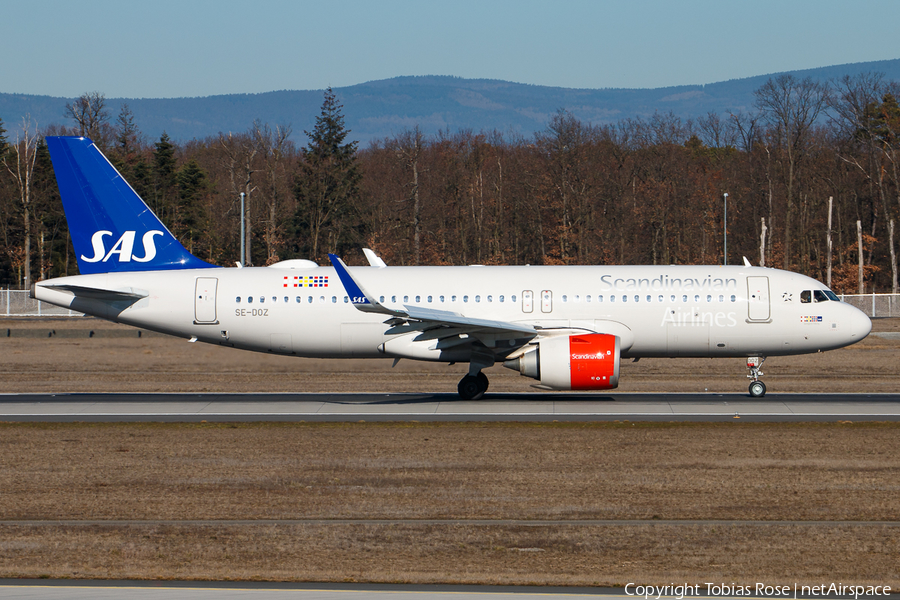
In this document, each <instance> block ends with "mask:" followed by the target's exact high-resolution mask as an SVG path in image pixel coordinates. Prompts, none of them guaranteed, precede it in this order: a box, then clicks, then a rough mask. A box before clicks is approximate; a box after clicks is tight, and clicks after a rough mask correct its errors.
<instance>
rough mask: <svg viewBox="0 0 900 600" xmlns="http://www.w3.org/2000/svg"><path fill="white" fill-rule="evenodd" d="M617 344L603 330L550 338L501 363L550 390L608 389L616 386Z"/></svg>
mask: <svg viewBox="0 0 900 600" xmlns="http://www.w3.org/2000/svg"><path fill="white" fill-rule="evenodd" d="M619 344H620V340H619V337H618V336H615V335H609V334H606V333H588V334H581V335H570V336H568V337H563V336H559V337H552V338H547V339H544V340H540V341H539V342H538V344H537V347H536V348H535V349H534V350H530V351H528V352H526V353H525V354H523V355H522V356H520V357H518V358H514V359H511V360H508V361H506V362H505V363H503V366H504V367H506V368H508V369H513V370H515V371H518V372H519V373H521V374H522V375H524V376H525V377H531V378H532V379H537V380H538V381H540V382H541V386H543V387H547V388H550V389H554V390H611V389H614V388H616V387H618V385H619Z"/></svg>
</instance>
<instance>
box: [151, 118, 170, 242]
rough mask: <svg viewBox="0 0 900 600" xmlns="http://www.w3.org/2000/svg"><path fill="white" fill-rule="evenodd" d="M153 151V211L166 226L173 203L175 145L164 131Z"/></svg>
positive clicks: (168, 222)
mask: <svg viewBox="0 0 900 600" xmlns="http://www.w3.org/2000/svg"><path fill="white" fill-rule="evenodd" d="M155 146H156V150H154V152H153V200H154V202H155V204H156V206H155V207H154V211H153V212H155V213H156V215H157V216H158V217H159V218H160V220H162V222H163V223H164V224H165V225H166V226H167V227H168V226H169V225H170V222H171V220H172V216H173V215H172V212H173V209H174V206H173V205H174V203H175V198H174V196H175V191H174V190H175V183H176V182H175V145H174V144H173V143H172V142H171V140H170V139H169V135H168V134H167V133H166V132H163V134H162V135H161V136H160V138H159V141H158V142H156V144H155Z"/></svg>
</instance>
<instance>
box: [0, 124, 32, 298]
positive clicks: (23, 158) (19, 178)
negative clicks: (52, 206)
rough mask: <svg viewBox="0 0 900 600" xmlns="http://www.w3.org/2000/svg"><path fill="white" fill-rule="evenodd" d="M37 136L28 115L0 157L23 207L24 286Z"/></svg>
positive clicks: (27, 279) (27, 281)
mask: <svg viewBox="0 0 900 600" xmlns="http://www.w3.org/2000/svg"><path fill="white" fill-rule="evenodd" d="M39 138H40V136H39V135H38V132H37V124H35V125H34V127H33V128H32V123H31V117H30V116H28V117H24V118H23V119H22V130H21V132H20V133H17V134H16V141H15V143H14V144H12V147H11V149H10V151H8V152H7V153H5V154H4V155H3V158H2V162H3V166H4V167H6V170H7V171H8V172H9V174H10V175H12V178H13V181H14V182H15V184H16V188H17V190H18V196H19V205H20V206H21V208H22V219H23V235H24V247H23V248H22V251H21V259H22V260H23V264H24V267H25V277H24V285H23V287H24V288H25V289H27V288H29V287H31V215H32V207H33V204H34V195H33V193H32V184H33V181H34V165H35V161H36V160H37V145H38V140H39ZM13 161H14V162H13Z"/></svg>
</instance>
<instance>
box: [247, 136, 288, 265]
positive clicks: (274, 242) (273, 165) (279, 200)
mask: <svg viewBox="0 0 900 600" xmlns="http://www.w3.org/2000/svg"><path fill="white" fill-rule="evenodd" d="M290 136H291V127H290V126H289V125H276V126H275V129H274V130H273V129H272V128H270V127H269V126H268V125H267V124H263V123H260V122H259V121H258V120H257V121H255V122H254V123H253V138H254V141H255V142H256V146H257V149H258V151H259V153H260V154H261V156H262V159H263V161H264V162H265V182H264V183H263V184H262V187H261V188H260V193H261V194H262V196H263V199H264V201H265V203H266V209H267V210H266V220H265V223H266V235H265V239H266V252H267V258H266V264H273V263H276V262H278V260H279V256H278V249H279V248H280V247H281V245H282V243H283V240H282V235H281V234H282V229H283V227H282V223H281V222H280V221H279V218H278V217H279V209H280V208H282V204H283V203H284V201H285V200H286V199H287V198H288V197H289V196H290V194H289V192H288V191H287V190H286V189H285V185H286V183H287V179H288V178H287V176H286V171H287V164H286V163H287V162H288V160H289V158H290V155H291V151H292V150H293V144H291V142H290V141H289V140H288V138H289V137H290Z"/></svg>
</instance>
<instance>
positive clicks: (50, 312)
mask: <svg viewBox="0 0 900 600" xmlns="http://www.w3.org/2000/svg"><path fill="white" fill-rule="evenodd" d="M840 298H841V300H843V301H844V302H846V303H847V304H851V305H853V306H855V307H856V308H858V309H860V310H861V311H863V312H864V313H866V314H867V315H869V316H870V317H900V294H841V295H840ZM2 316H6V317H81V316H83V313H80V312H77V311H74V310H69V309H67V308H60V307H58V306H53V305H52V304H46V303H44V302H41V301H40V300H35V299H34V298H29V297H28V291H27V290H0V317H2Z"/></svg>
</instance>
